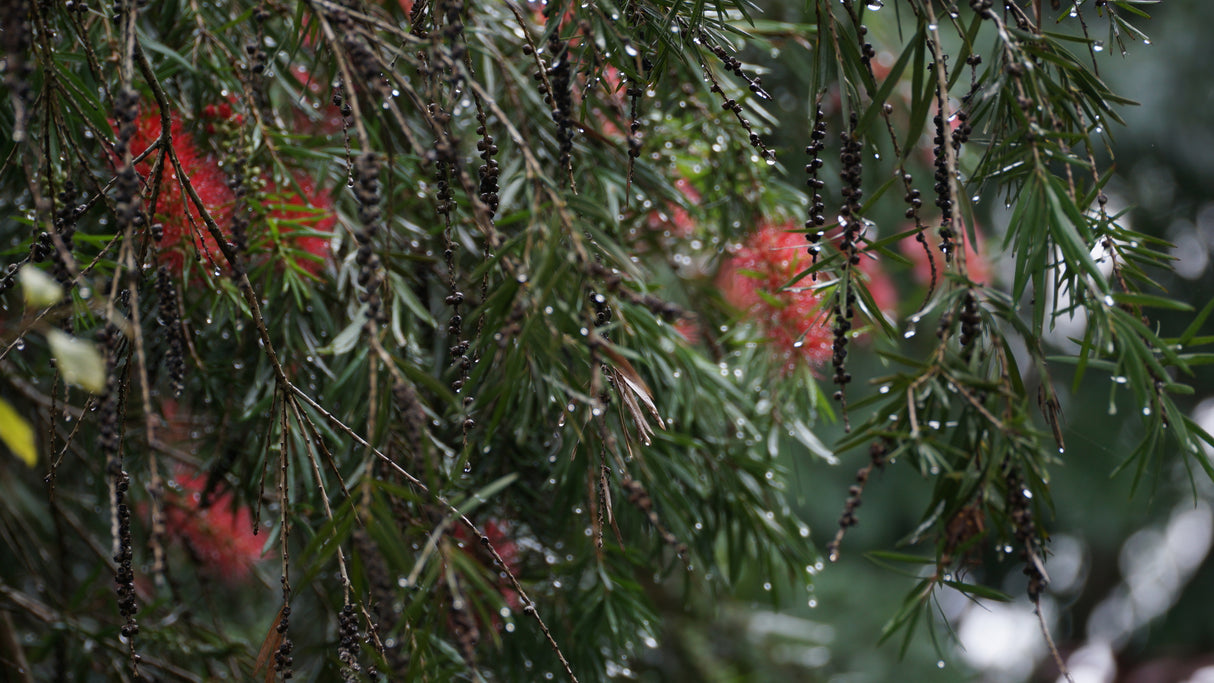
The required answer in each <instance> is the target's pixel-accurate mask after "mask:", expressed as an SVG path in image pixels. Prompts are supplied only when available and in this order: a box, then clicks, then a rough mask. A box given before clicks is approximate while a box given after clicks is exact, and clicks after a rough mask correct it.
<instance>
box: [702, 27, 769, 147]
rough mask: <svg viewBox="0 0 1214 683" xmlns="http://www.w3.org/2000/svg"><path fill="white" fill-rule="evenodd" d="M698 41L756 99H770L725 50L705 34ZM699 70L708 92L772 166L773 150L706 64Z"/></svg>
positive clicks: (756, 78) (757, 82) (738, 62)
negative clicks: (715, 95)
mask: <svg viewBox="0 0 1214 683" xmlns="http://www.w3.org/2000/svg"><path fill="white" fill-rule="evenodd" d="M700 40H702V41H704V43H705V44H706V45H708V46H709V47H708V49H709V51H710V52H712V53H713V54H714V55H715V56H716V57H717V59H719V60H721V62H722V63H723V64H724V65H725V68H726V69H728V70H729V71H731V72H733V74H734V75H735V76H737V77H738V78H741V79H743V80H744V81H746V83H747V85H748V87H749V89H750V92H752V93H754V95H755V96H756V97H759V98H760V99H764V100H770V99H771V95H768V94H767V91H766V90H764V89H763V86H762V85H761V81H760V79H759V77H758V76H755V77H754V78H751V77H750V76H749V75H747V74H746V71H745V70H744V69H743V68H742V63H741V62H740V61H738V60H737V59H736V58H734V57H733V56H731V55H730V54H729V53H728V52H726V51H725V48H723V47H721V46H720V45H716V44H715V43H713V42H712V41H711V39H710V38H709V37H708V36H707V35H705V34H701V35H700ZM700 68H701V70H703V72H704V75H705V77H707V78H708V80H709V82H710V83H712V85H711V86H710V88H709V90H711V91H712V92H714V93H716V94H718V95H720V96H721V97H722V98H724V102H722V103H721V108H722V109H724V110H725V111H728V112H733V115H734V117H735V118H737V119H738V123H740V124H741V125H742V129H743V130H745V131H746V134H747V135H748V136H749V140H750V146H751V147H754V148H755V150H756V151H757V152H758V153H759V156H760V157H761V158H763V159H764V160H766V161H767V162H768V163H771V164H774V163H775V162H776V153H775V150H773V149H771V148H769V147H768V146H767V145H766V144H765V143H764V142H763V138H761V137H760V136H759V134H758V133H756V132H755V131H754V127H753V126H752V125H751V123H750V119H748V118H746V117H745V116H742V105H741V104H740V103H739V102H738V101H737V100H735V99H733V98H731V97H729V96H728V95H726V94H725V89H724V88H722V87H721V84H720V82H719V81H717V77H716V74H714V73H713V71H712V69H710V68H708V65H707V64H704V63H703V62H701V63H700Z"/></svg>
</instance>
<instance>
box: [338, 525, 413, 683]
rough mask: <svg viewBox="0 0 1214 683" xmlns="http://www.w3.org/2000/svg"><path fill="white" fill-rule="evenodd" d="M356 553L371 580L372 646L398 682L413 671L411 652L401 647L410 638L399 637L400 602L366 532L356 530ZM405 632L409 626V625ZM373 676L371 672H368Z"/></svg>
mask: <svg viewBox="0 0 1214 683" xmlns="http://www.w3.org/2000/svg"><path fill="white" fill-rule="evenodd" d="M351 536H352V538H353V543H354V552H355V553H357V554H358V557H359V560H360V561H361V562H362V566H363V572H364V573H365V575H366V578H367V592H368V594H369V595H370V609H371V613H372V614H373V615H374V616H375V621H376V623H375V624H373V625H372V627H371V629H370V630H371V631H372V634H371V635H372V642H373V643H375V644H376V646H377V647H378V648H382V649H381V650H380V654H381V655H382V656H383V658H384V661H385V662H386V663H387V665H388V672H389V673H390V674H392V675H391V676H389V678H390V679H393V680H395V679H396V678H400V677H403V676H405V675H406V674H407V673H408V671H409V652H408V650H407V649H405V648H404V647H401V645H400V644H401V643H407V642H408V638H402V637H399V636H397V635H395V633H396V630H397V627H398V625H399V624H400V613H399V612H398V611H397V609H396V608H395V605H396V603H397V601H398V599H397V597H396V592H395V589H394V588H393V586H394V585H395V582H394V581H393V579H392V578H391V574H390V573H389V571H388V567H387V564H386V563H385V562H384V557H383V555H382V554H381V553H380V551H379V548H377V547H376V546H375V542H374V541H372V540H371V538H370V537H369V536H368V535H367V532H366V531H365V530H363V529H355V530H354V532H353V533H352V534H351ZM404 627H405V628H408V625H407V624H405V626H404ZM368 675H370V672H368Z"/></svg>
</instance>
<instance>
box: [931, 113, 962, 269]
mask: <svg viewBox="0 0 1214 683" xmlns="http://www.w3.org/2000/svg"><path fill="white" fill-rule="evenodd" d="M944 112H945V100H944V97H943V96H942V95H941V96H938V97H937V107H936V115H935V116H934V117H933V118H932V122H933V123H934V124H935V126H936V135H935V137H933V138H932V142H933V144H934V145H935V146H934V147H933V148H932V157H933V161H932V165H933V166H934V167H935V169H936V172H935V175H934V178H935V181H936V184H935V190H936V207H937V208H939V209H940V230H939V233H940V251H942V252H943V253H944V261H945V262H946V263H949V262H952V260H953V250H954V249H955V248H956V246H955V245H954V243H953V238H954V237H955V236H956V233H955V232H954V229H953V218H952V216H953V192H952V183H951V182H950V177H949V176H950V174H951V172H950V170H949V164H948V151H947V150H946V149H945V146H946V145H948V144H950V143H949V139H948V137H947V136H946V132H945V131H946V130H947V128H946V125H945V120H944Z"/></svg>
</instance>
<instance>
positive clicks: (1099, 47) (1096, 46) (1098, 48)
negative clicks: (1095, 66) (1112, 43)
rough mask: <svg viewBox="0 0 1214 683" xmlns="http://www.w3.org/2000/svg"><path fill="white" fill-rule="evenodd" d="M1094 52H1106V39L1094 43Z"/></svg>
mask: <svg viewBox="0 0 1214 683" xmlns="http://www.w3.org/2000/svg"><path fill="white" fill-rule="evenodd" d="M1092 52H1104V41H1100V40H1097V41H1096V42H1094V43H1092Z"/></svg>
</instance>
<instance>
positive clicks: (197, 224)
mask: <svg viewBox="0 0 1214 683" xmlns="http://www.w3.org/2000/svg"><path fill="white" fill-rule="evenodd" d="M217 113H218V111H217ZM169 132H170V133H171V135H172V140H173V150H174V152H176V154H177V159H178V160H179V161H180V162H181V169H182V170H183V171H184V172H185V174H186V176H187V177H188V178H189V181H190V185H191V186H192V187H193V188H194V191H195V192H196V193H197V194H198V198H199V199H201V200H202V204H203V206H205V207H206V209H207V213H209V214H210V216H211V218H212V219H213V220H214V221H215V223H216V224H217V225H218V226H219V227H220V228H221V229H224V230H226V229H228V226H229V225H230V224H231V220H232V206H233V202H234V197H233V195H232V190H231V189H229V188H228V185H227V182H226V181H225V179H224V176H223V171H222V170H220V168H219V164H218V163H216V161H215V160H214V159H212V158H211V157H209V156H207V155H205V154H204V153H203V152H202V150H200V149H199V148H198V145H197V144H196V143H195V142H194V138H193V136H192V135H190V134H189V133H187V132H185V129H184V128H183V126H182V124H181V121H180V119H178V118H173V119H172V125H171V127H170V128H169ZM159 138H160V115H159V113H158V112H156V111H154V110H150V109H145V113H144V115H143V116H141V117H140V118H139V119H138V121H136V130H135V135H134V136H133V137H132V138H131V153H132V154H133V155H134V156H136V157H138V156H139V155H140V154H142V153H143V152H144V151H146V150H147V149H148V148H149V147H151V146H152V145H153V144H155V142H156V141H157V140H158V139H159ZM155 159H156V153H155V152H153V153H152V154H149V155H148V156H147V158H145V159H144V160H143V161H142V162H140V163H139V164H137V165H136V166H135V170H137V171H138V172H139V174H140V176H142V177H143V179H144V182H145V183H146V182H150V180H151V177H150V176H151V172H152V165H153V162H154V161H155ZM145 196H147V195H145ZM152 222H153V223H160V224H161V225H162V226H163V227H164V235H163V237H162V238H161V240H160V261H161V262H162V263H164V264H166V265H168V266H169V267H170V268H171V269H172V270H173V271H174V272H176V273H181V271H182V268H183V266H184V264H185V255H186V254H187V253H192V252H193V253H201V254H204V256H203V258H210V259H211V260H213V261H214V262H215V263H217V264H223V263H224V260H223V256H222V254H220V251H219V247H218V245H217V244H216V242H215V238H214V237H212V236H211V233H210V231H209V230H207V227H206V224H205V223H204V222H203V220H202V217H201V214H200V213H199V211H198V209H197V207H196V206H195V204H194V201H193V200H192V199H190V197H189V196H188V195H187V193H186V190H185V188H184V186H183V184H182V182H181V180H180V179H179V178H178V177H177V170H176V169H175V168H174V167H173V165H172V163H171V162H170V161H169V160H168V159H167V158H166V159H165V166H164V171H163V175H162V178H161V182H160V195H159V197H158V199H157V201H156V207H155V213H154V214H153V216H152ZM187 245H188V246H187ZM194 250H197V251H196V252H195V251H194Z"/></svg>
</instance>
